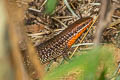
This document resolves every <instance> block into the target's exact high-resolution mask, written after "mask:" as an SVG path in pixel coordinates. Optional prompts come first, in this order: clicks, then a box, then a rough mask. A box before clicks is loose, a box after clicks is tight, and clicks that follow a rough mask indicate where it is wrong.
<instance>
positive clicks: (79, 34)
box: [67, 21, 92, 48]
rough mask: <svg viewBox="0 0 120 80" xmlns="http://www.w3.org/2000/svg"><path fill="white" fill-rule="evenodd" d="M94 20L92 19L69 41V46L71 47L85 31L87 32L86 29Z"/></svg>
mask: <svg viewBox="0 0 120 80" xmlns="http://www.w3.org/2000/svg"><path fill="white" fill-rule="evenodd" d="M91 23H92V21H90V23H89V24H88V25H87V26H85V27H84V28H83V29H82V30H81V31H80V32H79V33H77V34H76V35H75V36H73V37H72V38H71V39H70V40H69V41H68V43H67V45H68V47H69V48H70V47H71V46H72V45H73V44H74V43H75V41H76V40H77V39H78V38H79V37H80V36H81V35H82V33H83V32H85V30H86V29H87V28H88V27H89V26H90V25H91Z"/></svg>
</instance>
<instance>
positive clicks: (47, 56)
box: [36, 17, 93, 63]
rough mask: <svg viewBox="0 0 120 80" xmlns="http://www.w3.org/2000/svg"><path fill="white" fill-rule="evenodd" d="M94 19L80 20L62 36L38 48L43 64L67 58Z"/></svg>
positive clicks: (61, 34) (59, 35)
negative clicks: (61, 57)
mask: <svg viewBox="0 0 120 80" xmlns="http://www.w3.org/2000/svg"><path fill="white" fill-rule="evenodd" d="M92 21H93V18H91V17H86V18H83V19H79V20H77V21H76V22H74V23H73V24H71V25H69V26H68V28H66V29H65V30H63V31H62V32H61V33H60V34H58V35H56V36H55V37H53V38H51V39H50V40H48V41H46V42H44V43H42V44H40V45H38V46H36V49H37V51H38V55H39V57H40V60H41V62H42V63H46V62H49V61H51V60H53V59H56V58H57V57H59V56H61V55H62V56H67V55H68V53H67V51H68V49H69V48H70V47H71V46H72V44H73V43H74V42H75V41H76V40H77V39H78V37H80V35H81V34H82V33H83V32H84V31H85V30H86V29H87V28H88V27H89V26H90V25H91V23H92Z"/></svg>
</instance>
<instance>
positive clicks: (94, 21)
mask: <svg viewBox="0 0 120 80" xmlns="http://www.w3.org/2000/svg"><path fill="white" fill-rule="evenodd" d="M97 18H98V16H97V17H96V19H95V20H94V22H93V23H92V24H91V26H90V27H89V29H88V31H87V32H86V33H85V35H84V36H83V38H82V40H80V43H82V41H83V40H84V39H85V37H86V36H87V34H88V32H89V31H90V29H91V28H92V26H93V24H94V23H95V22H96V20H97ZM78 47H79V46H77V47H76V48H75V50H74V51H73V53H72V54H71V56H70V58H72V56H73V55H74V54H75V52H76V50H77V49H78Z"/></svg>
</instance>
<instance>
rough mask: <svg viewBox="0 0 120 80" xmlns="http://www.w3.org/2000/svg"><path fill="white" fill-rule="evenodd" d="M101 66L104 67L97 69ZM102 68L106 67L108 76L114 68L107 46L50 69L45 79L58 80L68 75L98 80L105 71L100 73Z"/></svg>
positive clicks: (76, 78)
mask: <svg viewBox="0 0 120 80" xmlns="http://www.w3.org/2000/svg"><path fill="white" fill-rule="evenodd" d="M101 66H102V67H104V68H103V69H99V67H101ZM104 69H107V71H105V73H106V74H108V72H109V73H111V74H108V75H109V76H110V75H112V73H113V72H114V70H115V65H114V60H113V56H112V52H110V51H108V49H107V48H96V49H94V50H92V51H90V52H88V53H87V54H82V55H80V56H77V57H75V58H73V59H72V60H70V62H69V63H68V64H64V65H61V66H59V67H58V68H56V69H54V70H52V71H50V72H49V73H48V74H47V75H46V77H45V80H60V79H63V78H70V77H72V78H75V80H99V79H101V78H104V77H103V76H104V75H105V73H104V74H103V73H102V72H104ZM73 75H74V76H73ZM104 80H105V79H104Z"/></svg>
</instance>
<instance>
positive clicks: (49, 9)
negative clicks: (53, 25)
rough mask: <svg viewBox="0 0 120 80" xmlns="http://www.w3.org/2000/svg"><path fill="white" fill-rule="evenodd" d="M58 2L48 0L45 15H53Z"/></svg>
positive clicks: (56, 0)
mask: <svg viewBox="0 0 120 80" xmlns="http://www.w3.org/2000/svg"><path fill="white" fill-rule="evenodd" d="M57 2H58V0H47V3H46V5H45V13H46V14H50V15H51V14H53V11H54V10H55V8H56V5H57Z"/></svg>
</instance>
